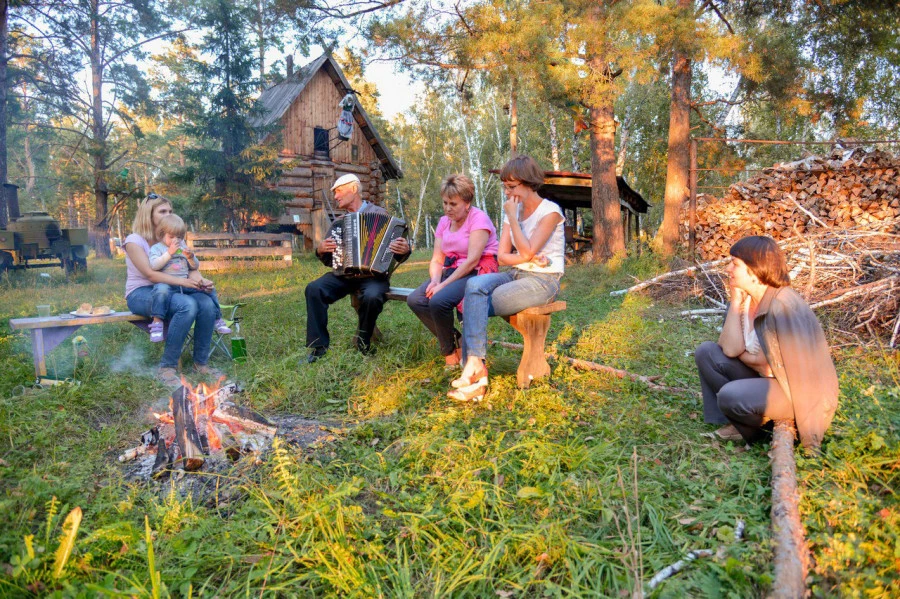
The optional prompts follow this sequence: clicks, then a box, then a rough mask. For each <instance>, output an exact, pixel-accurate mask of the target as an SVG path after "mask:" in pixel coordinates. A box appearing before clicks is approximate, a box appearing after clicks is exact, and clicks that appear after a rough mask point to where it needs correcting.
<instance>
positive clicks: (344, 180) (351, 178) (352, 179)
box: [331, 175, 362, 191]
mask: <svg viewBox="0 0 900 599" xmlns="http://www.w3.org/2000/svg"><path fill="white" fill-rule="evenodd" d="M348 183H356V185H357V186H359V187H362V185H360V184H359V177H357V176H356V175H341V176H340V177H338V180H337V181H335V182H334V185H332V186H331V191H334V190H335V189H337V188H338V187H343V186H344V185H347V184H348Z"/></svg>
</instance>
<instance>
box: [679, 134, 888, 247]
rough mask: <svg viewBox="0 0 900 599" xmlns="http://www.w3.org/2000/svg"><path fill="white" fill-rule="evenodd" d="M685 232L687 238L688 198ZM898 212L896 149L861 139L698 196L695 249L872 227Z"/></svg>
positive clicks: (768, 169)
mask: <svg viewBox="0 0 900 599" xmlns="http://www.w3.org/2000/svg"><path fill="white" fill-rule="evenodd" d="M684 208H685V209H684V211H683V215H684V221H685V222H684V223H683V226H682V237H683V240H684V242H685V243H686V242H687V239H688V230H689V223H688V222H687V221H688V219H689V206H687V205H686V206H685V207H684ZM898 216H900V157H897V156H894V155H892V154H891V153H889V152H885V151H882V150H871V151H867V150H865V149H864V148H861V147H854V148H850V149H846V148H835V149H834V150H833V151H832V152H831V153H830V154H829V155H827V156H808V157H806V158H804V159H803V160H798V161H796V162H790V163H780V164H776V165H775V166H774V167H771V168H767V169H765V170H763V171H762V173H761V174H759V175H758V176H756V177H753V178H751V179H749V180H746V181H739V182H737V183H735V184H733V185H732V186H731V187H730V188H729V189H728V191H727V192H726V193H725V195H724V196H723V197H722V198H721V199H719V198H715V197H713V196H710V195H706V194H700V195H698V196H697V227H696V247H697V253H698V254H699V255H700V257H701V258H702V259H704V260H713V259H715V258H720V257H722V256H725V255H726V254H727V253H728V248H729V247H731V244H732V243H733V242H734V241H735V240H737V239H740V238H741V237H746V236H747V235H769V236H770V237H772V238H774V239H776V240H780V239H787V238H789V237H793V236H797V235H802V234H806V233H818V232H820V231H822V230H823V229H829V228H835V229H849V228H853V227H873V226H876V225H878V224H879V223H882V222H884V221H888V220H893V219H895V218H897V217H898Z"/></svg>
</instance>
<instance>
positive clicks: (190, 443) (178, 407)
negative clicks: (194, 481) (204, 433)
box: [172, 386, 206, 472]
mask: <svg viewBox="0 0 900 599" xmlns="http://www.w3.org/2000/svg"><path fill="white" fill-rule="evenodd" d="M191 395H192V394H191V391H190V389H189V388H188V387H185V386H181V387H179V388H178V390H176V391H175V393H174V394H173V395H172V417H173V418H174V420H175V442H176V443H178V449H179V450H180V451H181V460H182V464H183V466H184V469H185V470H187V471H188V472H193V471H194V470H199V469H200V468H201V467H202V466H203V463H204V462H205V461H206V460H205V459H204V457H203V453H204V452H203V445H202V441H201V440H200V433H199V431H198V430H197V423H196V420H195V418H194V405H193V401H192V398H191Z"/></svg>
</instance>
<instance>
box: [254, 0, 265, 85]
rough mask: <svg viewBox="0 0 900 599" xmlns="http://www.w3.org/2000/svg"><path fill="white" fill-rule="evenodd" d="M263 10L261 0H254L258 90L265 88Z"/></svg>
mask: <svg viewBox="0 0 900 599" xmlns="http://www.w3.org/2000/svg"><path fill="white" fill-rule="evenodd" d="M265 10H266V7H265V6H264V4H263V0H257V1H256V18H257V19H258V21H257V30H256V39H257V46H258V48H259V91H260V92H262V91H263V90H265V89H266V32H265V18H266V17H265Z"/></svg>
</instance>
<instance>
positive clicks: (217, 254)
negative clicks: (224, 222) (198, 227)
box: [185, 232, 293, 271]
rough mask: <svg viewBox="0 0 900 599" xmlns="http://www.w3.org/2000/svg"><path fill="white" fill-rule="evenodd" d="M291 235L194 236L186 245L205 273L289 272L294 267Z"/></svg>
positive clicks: (207, 234)
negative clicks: (237, 270)
mask: <svg viewBox="0 0 900 599" xmlns="http://www.w3.org/2000/svg"><path fill="white" fill-rule="evenodd" d="M292 237H293V236H292V235H291V234H290V233H191V232H188V234H187V236H186V238H185V241H186V242H187V245H188V247H189V248H191V249H192V250H194V253H195V254H197V258H199V259H200V268H201V269H202V270H203V271H211V270H230V269H235V268H286V267H288V266H291V264H292V263H293V262H292V260H293V257H292V255H291V253H292V248H291V239H292Z"/></svg>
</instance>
